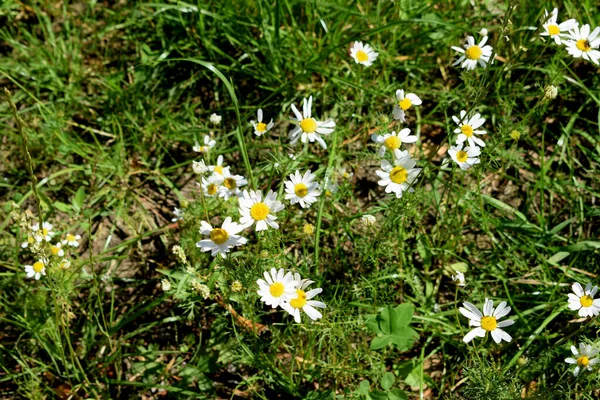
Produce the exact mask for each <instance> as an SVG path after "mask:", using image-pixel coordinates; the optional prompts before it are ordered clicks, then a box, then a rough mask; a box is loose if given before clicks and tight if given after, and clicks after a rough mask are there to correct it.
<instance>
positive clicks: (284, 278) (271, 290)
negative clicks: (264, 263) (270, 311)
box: [256, 268, 296, 308]
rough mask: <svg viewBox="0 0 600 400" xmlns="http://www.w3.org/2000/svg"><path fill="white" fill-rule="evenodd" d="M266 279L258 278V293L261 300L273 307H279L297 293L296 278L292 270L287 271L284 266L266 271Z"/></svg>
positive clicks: (264, 274)
mask: <svg viewBox="0 0 600 400" xmlns="http://www.w3.org/2000/svg"><path fill="white" fill-rule="evenodd" d="M263 276H264V277H265V279H264V280H263V279H258V280H257V281H256V283H257V284H258V291H257V292H256V293H258V295H259V296H260V301H262V302H263V303H265V304H266V305H268V306H271V307H272V308H277V307H278V306H281V305H282V304H283V303H285V302H286V301H288V300H289V299H290V298H292V297H294V296H295V295H296V287H295V286H294V278H293V275H292V273H291V272H288V273H285V271H284V269H283V268H280V269H279V271H277V270H276V269H275V268H271V272H270V273H268V272H266V271H265V272H264V273H263Z"/></svg>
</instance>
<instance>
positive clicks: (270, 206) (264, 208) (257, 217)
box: [238, 190, 284, 231]
mask: <svg viewBox="0 0 600 400" xmlns="http://www.w3.org/2000/svg"><path fill="white" fill-rule="evenodd" d="M238 201H239V205H240V208H239V211H240V216H241V218H240V225H242V226H243V227H244V228H248V227H250V226H252V225H253V224H254V223H255V222H256V230H257V231H264V230H266V229H269V226H270V227H271V228H273V229H279V224H277V222H275V220H276V219H277V217H276V216H274V215H273V213H276V212H279V211H281V210H283V208H284V207H283V204H281V202H280V201H277V193H275V192H274V191H272V190H269V193H267V195H266V196H265V198H264V200H263V195H262V191H260V190H250V192H248V191H247V190H244V191H243V193H242V196H241V197H239V198H238Z"/></svg>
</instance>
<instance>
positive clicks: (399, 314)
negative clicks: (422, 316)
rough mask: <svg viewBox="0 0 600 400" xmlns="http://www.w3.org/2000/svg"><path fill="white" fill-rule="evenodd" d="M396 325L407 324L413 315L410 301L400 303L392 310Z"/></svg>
mask: <svg viewBox="0 0 600 400" xmlns="http://www.w3.org/2000/svg"><path fill="white" fill-rule="evenodd" d="M394 311H395V313H396V320H397V321H398V326H408V324H410V321H411V320H412V317H413V306H412V304H410V303H404V304H400V305H399V306H397V307H396V309H395V310H394Z"/></svg>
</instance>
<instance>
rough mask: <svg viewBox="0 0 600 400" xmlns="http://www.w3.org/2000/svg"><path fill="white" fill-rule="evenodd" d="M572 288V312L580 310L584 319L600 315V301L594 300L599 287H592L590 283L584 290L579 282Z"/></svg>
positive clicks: (570, 294)
mask: <svg viewBox="0 0 600 400" xmlns="http://www.w3.org/2000/svg"><path fill="white" fill-rule="evenodd" d="M572 288H573V293H569V294H568V296H569V309H570V310H573V311H577V310H579V312H578V314H579V316H580V317H584V318H585V317H595V316H596V315H598V314H600V299H594V296H595V295H596V292H597V291H598V286H594V287H592V284H591V283H588V284H587V285H586V286H585V290H583V287H582V286H581V285H580V284H579V282H575V283H574V284H573V286H572Z"/></svg>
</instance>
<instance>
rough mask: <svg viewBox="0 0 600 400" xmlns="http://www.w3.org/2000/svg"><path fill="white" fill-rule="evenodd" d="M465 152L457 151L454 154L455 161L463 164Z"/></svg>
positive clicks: (465, 159) (465, 157)
mask: <svg viewBox="0 0 600 400" xmlns="http://www.w3.org/2000/svg"><path fill="white" fill-rule="evenodd" d="M467 158H468V156H467V152H466V151H463V150H459V151H457V152H456V159H457V160H458V162H465V161H467Z"/></svg>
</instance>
